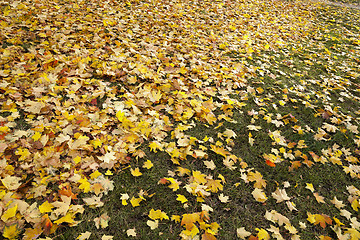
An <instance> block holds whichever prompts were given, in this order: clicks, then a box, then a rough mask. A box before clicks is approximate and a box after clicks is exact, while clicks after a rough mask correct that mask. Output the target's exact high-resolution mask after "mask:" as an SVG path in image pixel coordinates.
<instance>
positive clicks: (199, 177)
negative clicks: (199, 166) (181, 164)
mask: <svg viewBox="0 0 360 240" xmlns="http://www.w3.org/2000/svg"><path fill="white" fill-rule="evenodd" d="M193 177H194V181H195V182H197V183H200V184H204V183H206V179H205V177H206V175H205V174H202V173H201V172H200V171H193Z"/></svg>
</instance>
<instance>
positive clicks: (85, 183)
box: [78, 178, 91, 193]
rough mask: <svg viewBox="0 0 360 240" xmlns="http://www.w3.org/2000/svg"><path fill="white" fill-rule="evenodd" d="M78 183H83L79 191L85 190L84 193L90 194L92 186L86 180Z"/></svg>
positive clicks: (83, 179)
mask: <svg viewBox="0 0 360 240" xmlns="http://www.w3.org/2000/svg"><path fill="white" fill-rule="evenodd" d="M78 182H79V183H81V184H80V186H79V189H83V191H84V193H87V192H90V190H91V185H90V183H89V182H88V180H87V179H86V178H82V179H80V180H79V181H78Z"/></svg>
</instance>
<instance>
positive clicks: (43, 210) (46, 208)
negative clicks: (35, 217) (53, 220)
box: [39, 201, 54, 213]
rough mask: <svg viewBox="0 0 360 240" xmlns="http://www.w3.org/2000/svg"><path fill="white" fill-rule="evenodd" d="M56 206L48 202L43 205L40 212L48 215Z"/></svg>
mask: <svg viewBox="0 0 360 240" xmlns="http://www.w3.org/2000/svg"><path fill="white" fill-rule="evenodd" d="M53 207H54V206H53V205H52V204H51V203H49V202H48V201H46V202H44V203H43V204H41V205H40V206H39V210H40V212H41V213H46V212H51V209H52V208H53Z"/></svg>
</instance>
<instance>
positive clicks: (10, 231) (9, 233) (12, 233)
mask: <svg viewBox="0 0 360 240" xmlns="http://www.w3.org/2000/svg"><path fill="white" fill-rule="evenodd" d="M19 232H20V231H19V229H18V228H17V224H13V225H11V226H5V228H4V232H3V236H4V237H5V238H8V239H16V237H17V236H18V234H19Z"/></svg>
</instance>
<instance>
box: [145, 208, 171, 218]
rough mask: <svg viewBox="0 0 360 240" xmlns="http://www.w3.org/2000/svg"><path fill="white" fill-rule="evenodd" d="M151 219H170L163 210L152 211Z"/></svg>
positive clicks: (150, 213)
mask: <svg viewBox="0 0 360 240" xmlns="http://www.w3.org/2000/svg"><path fill="white" fill-rule="evenodd" d="M149 218H151V219H152V220H156V219H160V220H163V219H169V217H168V216H167V215H166V213H164V212H162V211H161V210H156V211H155V210H154V209H151V210H150V212H149Z"/></svg>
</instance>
